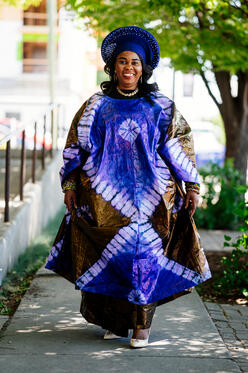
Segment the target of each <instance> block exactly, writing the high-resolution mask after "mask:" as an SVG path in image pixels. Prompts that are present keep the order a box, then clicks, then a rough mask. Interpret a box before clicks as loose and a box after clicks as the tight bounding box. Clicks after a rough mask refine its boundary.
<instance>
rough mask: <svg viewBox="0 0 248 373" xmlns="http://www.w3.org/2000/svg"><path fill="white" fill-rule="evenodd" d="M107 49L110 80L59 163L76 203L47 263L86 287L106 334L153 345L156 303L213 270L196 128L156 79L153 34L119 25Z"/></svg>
mask: <svg viewBox="0 0 248 373" xmlns="http://www.w3.org/2000/svg"><path fill="white" fill-rule="evenodd" d="M102 57H103V60H104V62H105V63H106V66H105V71H106V72H107V73H108V74H109V76H110V80H109V81H106V82H103V83H102V84H101V89H102V92H98V93H96V94H94V95H93V96H92V97H90V98H89V100H87V101H86V102H85V103H84V104H83V106H82V107H81V108H80V110H79V111H78V113H77V114H76V116H75V118H74V120H73V122H72V125H71V128H70V131H69V134H68V138H67V142H66V146H65V149H64V166H63V167H62V169H61V172H60V175H61V181H62V188H63V191H64V193H65V204H66V206H67V211H66V215H65V217H64V220H63V222H62V225H61V227H60V230H59V232H58V235H57V237H56V239H55V242H54V245H53V247H52V250H51V253H50V255H49V258H48V262H47V265H46V268H49V269H52V270H53V271H55V272H57V273H59V274H60V275H62V276H64V277H65V278H67V279H68V280H70V281H72V282H73V283H75V285H76V289H80V290H81V292H82V301H81V307H80V310H81V313H82V315H83V317H84V318H85V319H86V320H87V321H88V322H90V323H93V324H96V325H100V326H101V327H102V328H104V329H107V331H106V333H105V336H104V339H110V338H118V336H123V337H127V336H128V333H129V329H132V330H133V334H132V338H131V342H130V345H131V347H144V346H146V345H147V344H148V338H149V332H150V327H151V322H152V318H153V315H154V312H155V309H156V307H157V306H159V305H161V304H163V303H166V302H169V301H171V300H173V299H175V298H177V297H179V296H182V295H184V294H187V293H189V292H190V291H191V288H192V287H193V286H196V285H198V284H199V283H201V282H203V281H206V280H207V279H208V278H210V277H211V274H210V271H209V268H208V263H207V260H206V257H205V255H204V252H203V250H202V249H201V247H200V241H199V236H198V233H197V231H196V229H195V225H194V223H193V221H192V216H193V214H194V212H195V209H196V207H197V204H198V194H199V184H198V183H199V181H198V173H197V170H196V164H195V156H194V150H193V143H192V138H191V133H190V127H189V126H188V124H187V122H186V121H185V119H184V118H183V117H182V115H181V114H180V113H179V112H178V111H177V110H176V108H175V105H174V102H172V101H171V100H170V99H169V98H168V97H165V96H163V95H162V94H161V93H159V92H158V86H157V84H156V83H153V84H149V83H148V80H149V78H150V77H151V76H152V71H153V69H155V68H156V66H157V65H158V62H159V46H158V44H157V42H156V40H155V38H154V37H153V35H151V34H150V33H149V32H147V31H146V30H143V29H140V28H139V27H135V26H129V27H121V28H119V29H117V30H114V31H112V32H111V33H110V34H109V35H108V36H107V37H106V38H105V39H104V41H103V43H102ZM183 186H185V187H186V194H184V191H183Z"/></svg>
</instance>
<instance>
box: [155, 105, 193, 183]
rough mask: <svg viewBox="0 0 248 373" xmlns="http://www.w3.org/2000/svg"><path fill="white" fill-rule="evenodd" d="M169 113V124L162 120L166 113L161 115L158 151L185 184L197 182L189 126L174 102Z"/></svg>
mask: <svg viewBox="0 0 248 373" xmlns="http://www.w3.org/2000/svg"><path fill="white" fill-rule="evenodd" d="M170 114H171V121H170V124H169V125H164V123H166V122H165V121H163V116H168V113H164V115H163V113H162V116H161V118H162V120H161V126H160V132H161V141H160V143H159V147H158V152H159V154H160V156H161V157H162V159H163V160H164V161H165V162H166V164H167V165H168V166H169V168H170V170H171V171H172V173H173V175H174V176H175V177H176V178H177V179H178V180H180V181H184V182H185V183H186V186H187V184H188V183H196V184H199V175H198V172H197V169H196V161H195V152H194V143H193V137H192V133H191V128H190V126H189V124H188V123H187V121H186V120H185V119H184V117H183V116H182V114H181V113H180V112H179V111H178V110H177V108H176V106H175V104H174V103H173V104H172V105H171V108H170Z"/></svg>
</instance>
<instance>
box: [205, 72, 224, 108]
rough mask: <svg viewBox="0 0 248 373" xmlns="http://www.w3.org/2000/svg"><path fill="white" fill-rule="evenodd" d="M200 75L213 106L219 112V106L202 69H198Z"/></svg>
mask: <svg viewBox="0 0 248 373" xmlns="http://www.w3.org/2000/svg"><path fill="white" fill-rule="evenodd" d="M200 75H201V77H202V80H203V82H204V84H205V86H206V87H207V90H208V93H209V95H210V96H211V97H212V99H213V101H214V103H215V105H216V106H217V108H218V109H219V110H221V104H220V103H219V102H218V101H217V99H216V97H215V96H214V94H213V92H212V91H211V89H210V85H209V81H208V80H207V78H206V76H205V74H204V72H203V71H202V69H200Z"/></svg>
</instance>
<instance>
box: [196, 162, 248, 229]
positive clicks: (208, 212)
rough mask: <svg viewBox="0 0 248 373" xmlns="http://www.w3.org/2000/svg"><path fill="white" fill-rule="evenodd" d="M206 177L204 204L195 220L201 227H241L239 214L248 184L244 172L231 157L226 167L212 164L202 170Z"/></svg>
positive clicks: (203, 178) (204, 182) (200, 170)
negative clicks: (238, 208) (238, 209)
mask: <svg viewBox="0 0 248 373" xmlns="http://www.w3.org/2000/svg"><path fill="white" fill-rule="evenodd" d="M199 173H200V175H201V177H202V180H203V182H202V185H203V189H204V190H203V196H202V205H201V207H199V208H198V209H197V210H196V213H195V221H196V224H197V226H198V227H199V228H205V229H237V228H238V227H239V225H240V224H241V223H242V221H241V218H240V216H239V215H238V214H237V213H235V209H236V208H237V206H238V205H239V203H240V202H241V203H242V201H243V200H244V194H245V191H246V190H247V187H246V186H244V185H242V183H241V181H242V175H241V173H240V172H239V171H238V170H236V169H235V168H234V166H233V160H232V159H228V160H227V161H226V162H225V164H224V166H219V165H217V164H214V163H209V164H208V165H207V166H206V167H205V168H203V169H199Z"/></svg>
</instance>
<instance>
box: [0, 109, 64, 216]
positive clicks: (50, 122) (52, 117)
mask: <svg viewBox="0 0 248 373" xmlns="http://www.w3.org/2000/svg"><path fill="white" fill-rule="evenodd" d="M60 113H61V105H60V104H56V105H48V106H47V107H46V109H45V110H44V111H43V112H42V113H41V115H40V116H38V117H37V119H36V120H34V121H32V122H31V123H28V124H23V125H21V126H20V127H19V128H18V129H16V130H14V131H11V132H10V133H9V134H8V135H6V136H5V137H3V138H2V139H1V140H0V147H2V146H4V145H5V185H4V200H5V207H4V222H8V221H9V219H10V214H9V202H10V173H11V141H12V140H14V139H16V138H17V137H18V136H19V135H20V134H21V147H20V178H19V196H20V200H21V201H23V188H24V183H25V173H26V144H25V140H26V131H27V130H28V129H29V130H30V127H31V128H32V129H33V140H32V142H33V144H32V176H31V180H32V183H35V181H36V170H37V132H38V129H39V132H40V131H42V141H41V145H40V146H41V149H40V150H41V168H42V170H45V168H46V157H47V156H50V157H51V158H53V155H54V152H55V151H56V150H57V144H58V130H59V119H60ZM47 135H49V138H50V141H49V146H47V137H48V136H47Z"/></svg>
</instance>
